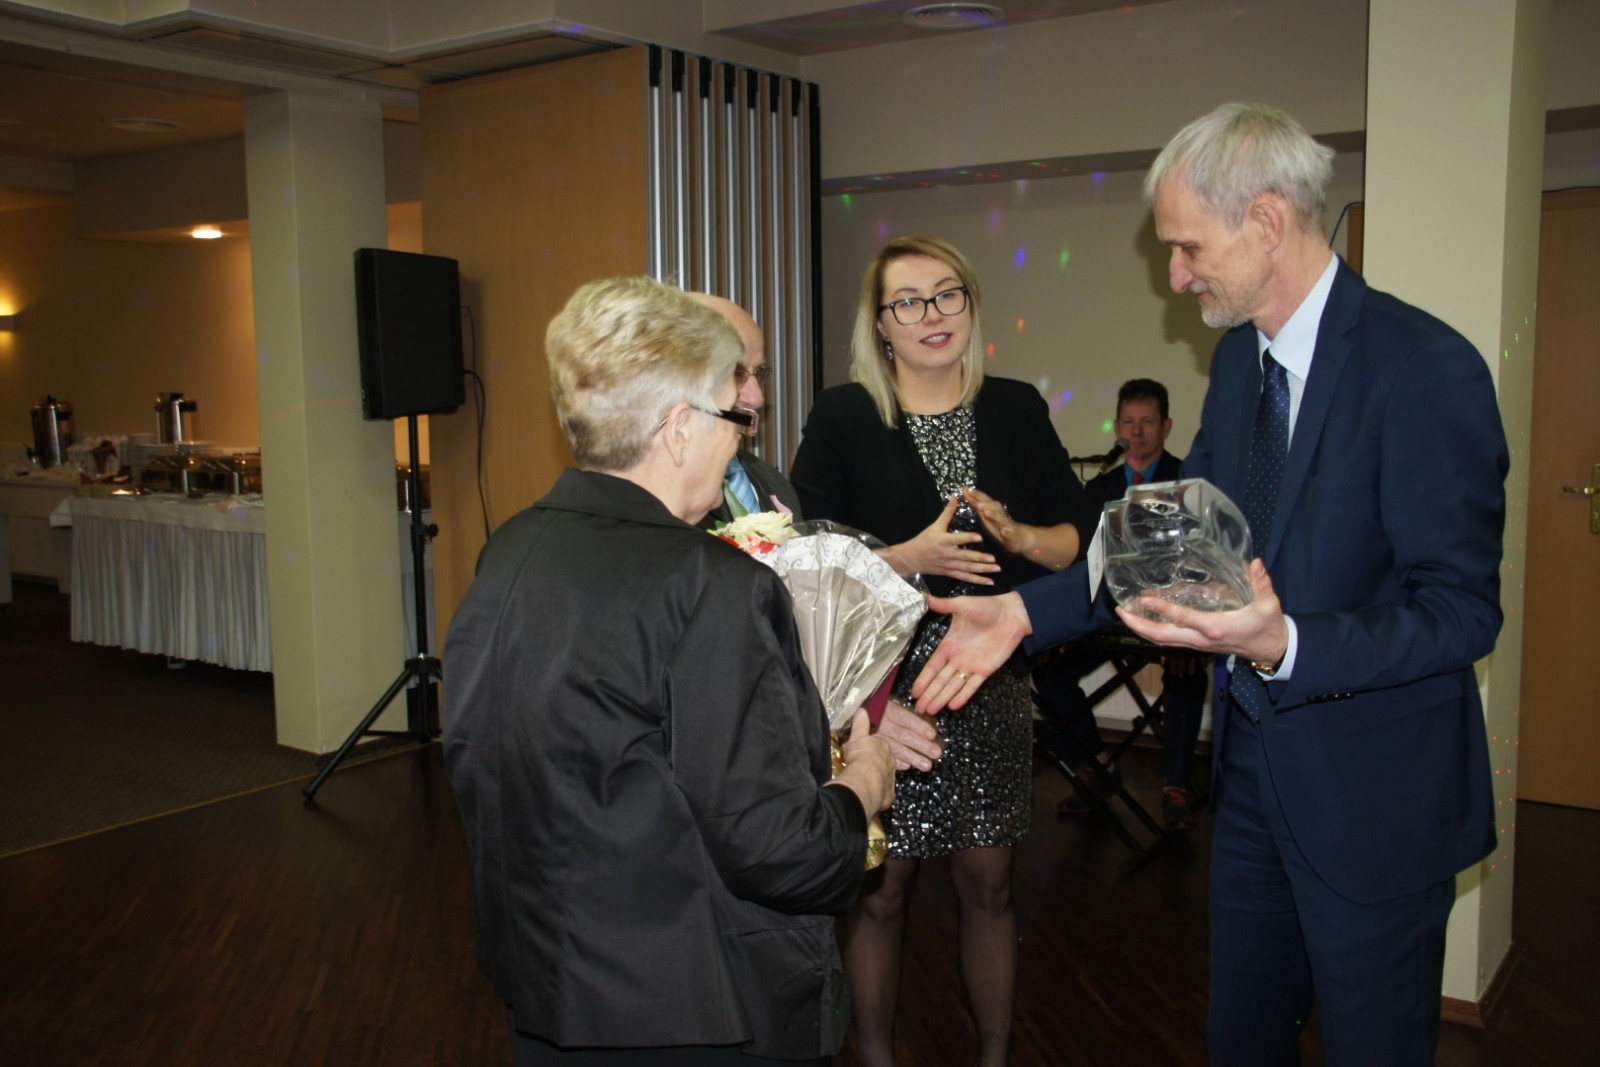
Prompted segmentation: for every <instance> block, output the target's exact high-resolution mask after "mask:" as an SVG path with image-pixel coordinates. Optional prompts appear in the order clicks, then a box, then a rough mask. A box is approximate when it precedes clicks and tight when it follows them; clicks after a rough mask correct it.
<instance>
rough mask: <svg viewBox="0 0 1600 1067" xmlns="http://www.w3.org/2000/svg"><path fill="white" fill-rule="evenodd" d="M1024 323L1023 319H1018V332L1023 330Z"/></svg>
mask: <svg viewBox="0 0 1600 1067" xmlns="http://www.w3.org/2000/svg"><path fill="white" fill-rule="evenodd" d="M1023 325H1024V320H1023V319H1018V320H1017V332H1018V333H1021V332H1022V328H1023Z"/></svg>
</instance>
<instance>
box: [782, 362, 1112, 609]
mask: <svg viewBox="0 0 1600 1067" xmlns="http://www.w3.org/2000/svg"><path fill="white" fill-rule="evenodd" d="M973 411H974V414H975V416H976V423H977V434H978V447H977V483H978V484H977V488H979V489H981V490H983V491H984V492H985V493H988V494H989V495H990V496H992V497H994V498H995V499H996V500H999V501H1000V502H1001V503H1003V504H1005V505H1006V507H1007V508H1008V509H1010V511H1011V514H1012V515H1014V516H1016V517H1017V518H1018V519H1020V520H1021V521H1023V522H1026V523H1029V524H1031V525H1036V526H1053V525H1056V524H1057V523H1063V522H1070V523H1072V524H1073V525H1075V526H1077V527H1078V532H1079V535H1080V538H1081V542H1082V544H1081V546H1080V548H1079V554H1080V556H1081V554H1082V551H1083V549H1084V548H1087V547H1088V544H1089V537H1090V536H1091V535H1093V533H1094V522H1095V514H1094V511H1093V509H1092V508H1091V507H1090V506H1089V503H1088V499H1087V498H1086V497H1085V496H1084V494H1083V486H1082V485H1081V484H1080V483H1079V482H1078V477H1077V475H1075V474H1074V473H1073V472H1072V467H1071V464H1070V463H1069V461H1068V459H1067V452H1066V449H1064V448H1062V447H1061V439H1060V438H1059V437H1057V436H1056V431H1055V427H1054V426H1053V425H1051V423H1050V409H1049V407H1048V406H1047V405H1046V404H1045V402H1044V398H1043V397H1041V396H1040V395H1039V391H1038V390H1037V389H1035V388H1034V387H1033V386H1031V385H1028V384H1026V383H1025V382H1018V381H1013V380H1011V379H1009V378H985V379H984V380H983V387H982V388H981V389H980V390H979V391H978V396H977V399H976V400H975V401H974V402H973ZM792 477H793V481H794V487H795V489H796V490H797V491H798V492H799V494H800V503H801V505H802V506H804V508H805V513H806V518H808V519H832V520H833V521H835V522H841V523H844V524H845V525H847V526H854V527H855V528H857V529H859V530H864V531H866V532H867V533H869V534H872V535H873V536H874V537H877V538H878V539H880V540H882V541H883V542H884V543H886V544H891V545H893V544H898V543H900V542H902V541H908V540H910V539H911V538H913V537H915V536H916V535H917V534H918V533H920V532H921V531H923V530H924V529H926V528H927V526H928V524H929V523H931V522H933V520H934V519H936V518H938V517H939V512H940V511H942V510H943V509H944V506H945V499H944V498H943V497H941V496H940V495H939V490H938V487H937V486H935V485H934V481H933V475H931V474H929V473H928V468H927V467H925V466H924V465H923V463H922V457H921V456H919V455H918V454H917V446H916V444H915V443H914V442H913V441H912V440H911V434H910V433H909V432H907V430H906V428H905V425H904V422H903V421H902V422H901V423H900V424H899V425H897V426H895V427H893V428H891V427H888V426H885V425H884V424H883V420H882V419H881V418H879V417H878V410H877V408H876V407H875V406H874V405H873V403H872V397H871V396H870V395H869V394H868V393H867V391H866V389H864V388H862V387H861V386H860V385H857V384H854V383H852V384H850V385H840V386H835V387H834V388H832V389H827V390H824V391H823V392H822V393H821V394H819V395H818V396H817V400H816V404H815V405H813V407H812V408H811V415H810V417H809V418H808V419H807V420H806V428H805V436H804V438H803V439H802V440H801V442H800V448H799V451H797V452H796V453H795V457H794V471H793V475H792ZM982 547H983V549H984V550H985V551H987V552H992V553H993V554H994V556H995V558H996V560H998V561H999V563H1000V567H1001V570H1000V573H999V574H997V575H995V576H994V577H995V584H994V585H993V586H992V587H985V588H982V589H979V590H978V592H980V593H985V594H988V593H1003V592H1005V591H1006V590H1008V589H1010V588H1011V587H1012V586H1013V585H1016V584H1019V583H1021V582H1025V581H1027V580H1029V579H1030V578H1035V577H1038V576H1039V575H1041V574H1043V573H1044V570H1043V569H1042V568H1041V567H1039V566H1038V565H1037V564H1034V563H1031V562H1029V561H1027V560H1024V559H1019V558H1018V557H1016V556H1013V555H1011V554H1009V553H1007V552H1006V551H1005V550H1004V549H1002V548H1001V547H1000V545H999V544H998V543H996V542H995V541H993V540H992V539H991V538H990V537H989V536H988V535H987V533H985V535H984V541H983V546H982ZM926 580H927V582H928V587H929V589H931V590H932V591H933V592H934V593H936V594H941V593H944V592H946V591H947V590H948V589H949V587H950V585H951V582H950V580H949V579H947V578H940V577H938V576H926Z"/></svg>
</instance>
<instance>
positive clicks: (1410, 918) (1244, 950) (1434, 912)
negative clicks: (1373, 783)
mask: <svg viewBox="0 0 1600 1067" xmlns="http://www.w3.org/2000/svg"><path fill="white" fill-rule="evenodd" d="M1223 708H1225V709H1226V710H1224V711H1223V712H1222V713H1223V714H1226V715H1228V716H1229V719H1228V723H1227V736H1226V738H1225V740H1224V742H1223V744H1224V748H1223V752H1222V753H1221V764H1220V767H1219V772H1218V774H1217V779H1218V780H1217V782H1215V783H1214V784H1213V789H1212V799H1213V804H1214V805H1215V809H1216V825H1215V829H1214V832H1213V837H1212V854H1211V1009H1210V1021H1209V1043H1210V1047H1211V1060H1212V1062H1213V1063H1215V1064H1219V1065H1221V1064H1226V1065H1227V1067H1258V1065H1260V1067H1266V1065H1282V1064H1298V1063H1299V1062H1300V1044H1299V1035H1300V1031H1301V1030H1302V1029H1303V1028H1304V1026H1305V1024H1306V1021H1307V1019H1308V1018H1309V1017H1310V1013H1311V1010H1312V1005H1313V1002H1315V1004H1316V1007H1317V1011H1318V1012H1319V1014H1320V1016H1321V1027H1322V1046H1323V1052H1324V1055H1325V1060H1326V1063H1327V1065H1328V1067H1379V1065H1386V1064H1393V1065H1400V1064H1406V1065H1415V1064H1431V1063H1433V1061H1434V1051H1435V1048H1436V1046H1437V1044H1438V1040H1439V1008H1440V1005H1439V997H1440V987H1441V984H1442V982H1443V975H1444V934H1445V923H1446V922H1447V921H1448V919H1449V917H1450V909H1451V907H1452V906H1453V905H1454V903H1455V879H1454V878H1449V879H1446V880H1445V881H1443V882H1440V883H1437V884H1435V885H1432V886H1428V887H1427V888H1425V889H1423V890H1422V891H1421V892H1418V893H1412V894H1408V895H1406V896H1402V897H1398V898H1396V899H1393V900H1386V901H1382V902H1379V903H1376V904H1362V903H1357V902H1356V901H1352V900H1349V899H1347V898H1345V897H1342V896H1340V895H1339V894H1338V893H1336V892H1334V891H1333V890H1332V889H1330V888H1329V887H1328V885H1327V884H1326V883H1325V882H1324V881H1323V880H1322V879H1321V878H1320V877H1319V876H1318V875H1317V873H1316V871H1315V870H1313V869H1312V867H1311V865H1310V864H1309V863H1308V862H1307V861H1306V859H1305V857H1304V856H1303V855H1302V854H1301V852H1300V849H1299V846H1298V845H1296V844H1295V840H1294V835H1293V833H1292V831H1291V829H1290V827H1289V825H1288V823H1287V822H1286V821H1285V819H1284V816H1283V811H1282V809H1281V807H1280V806H1279V804H1278V800H1277V794H1276V792H1275V790H1274V787H1273V782H1272V767H1271V765H1270V763H1269V760H1268V758H1267V750H1266V747H1265V744H1264V741H1263V738H1262V732H1263V731H1264V730H1269V729H1280V728H1292V727H1280V726H1275V725H1273V724H1269V723H1253V722H1251V721H1250V720H1249V718H1248V717H1247V716H1246V715H1245V714H1244V712H1243V711H1242V710H1240V709H1239V708H1238V707H1237V705H1235V704H1234V702H1233V700H1232V698H1231V697H1230V698H1227V699H1226V700H1225V702H1224V703H1223ZM1379 743H1381V741H1380V742H1379ZM1339 801H1340V798H1339V797H1336V796H1330V797H1328V798H1327V803H1329V804H1338V803H1339ZM1365 832H1368V833H1373V834H1380V833H1383V832H1384V828H1383V827H1382V826H1373V827H1369V828H1365Z"/></svg>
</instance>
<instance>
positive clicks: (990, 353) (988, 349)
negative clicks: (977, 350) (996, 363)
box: [983, 341, 994, 359]
mask: <svg viewBox="0 0 1600 1067" xmlns="http://www.w3.org/2000/svg"><path fill="white" fill-rule="evenodd" d="M983 354H984V355H985V356H986V357H988V358H989V359H993V358H994V342H993V341H990V342H989V343H988V344H987V345H984V347H983Z"/></svg>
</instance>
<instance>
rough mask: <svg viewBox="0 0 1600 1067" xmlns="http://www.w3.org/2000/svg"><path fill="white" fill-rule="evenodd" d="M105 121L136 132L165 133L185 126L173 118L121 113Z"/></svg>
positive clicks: (107, 123)
mask: <svg viewBox="0 0 1600 1067" xmlns="http://www.w3.org/2000/svg"><path fill="white" fill-rule="evenodd" d="M103 121H104V122H105V124H106V125H107V126H110V127H112V128H113V129H118V130H132V131H134V132H135V133H165V132H166V131H168V130H177V129H181V128H182V126H183V124H182V123H178V122H173V121H172V120H171V119H153V118H150V117H149V116H147V115H121V116H118V117H117V118H112V119H105V120H103Z"/></svg>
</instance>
